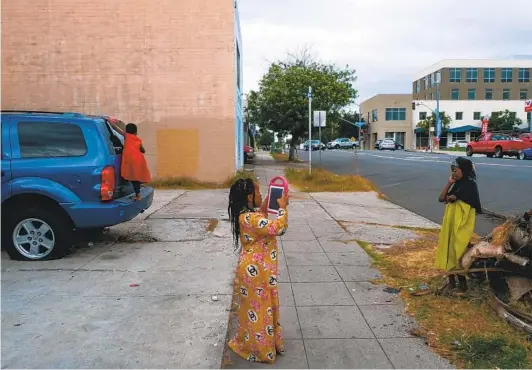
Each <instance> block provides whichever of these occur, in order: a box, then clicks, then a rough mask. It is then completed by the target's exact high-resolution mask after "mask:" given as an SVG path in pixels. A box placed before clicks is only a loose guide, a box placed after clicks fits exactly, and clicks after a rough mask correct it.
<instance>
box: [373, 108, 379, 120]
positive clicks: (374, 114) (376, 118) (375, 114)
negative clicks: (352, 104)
mask: <svg viewBox="0 0 532 370" xmlns="http://www.w3.org/2000/svg"><path fill="white" fill-rule="evenodd" d="M378 120H379V115H378V112H377V109H373V110H372V111H371V121H372V122H377V121H378Z"/></svg>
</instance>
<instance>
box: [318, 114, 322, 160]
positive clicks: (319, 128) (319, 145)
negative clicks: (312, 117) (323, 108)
mask: <svg viewBox="0 0 532 370" xmlns="http://www.w3.org/2000/svg"><path fill="white" fill-rule="evenodd" d="M318 124H319V127H318V130H319V136H320V143H319V144H318V150H319V151H320V165H321V112H320V113H319V114H318Z"/></svg>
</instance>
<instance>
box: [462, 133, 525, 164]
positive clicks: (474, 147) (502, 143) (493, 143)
mask: <svg viewBox="0 0 532 370" xmlns="http://www.w3.org/2000/svg"><path fill="white" fill-rule="evenodd" d="M528 148H532V142H526V141H523V140H520V139H518V140H515V139H512V138H511V137H510V136H508V135H503V134H495V133H491V132H488V133H485V134H483V135H481V136H479V137H478V138H477V140H475V141H472V142H470V143H468V144H467V148H466V154H467V155H468V156H469V157H471V156H472V155H473V154H486V155H487V156H488V157H489V158H492V157H495V158H502V157H503V156H505V155H507V156H511V157H516V158H518V157H519V153H520V152H521V151H523V150H525V149H528Z"/></svg>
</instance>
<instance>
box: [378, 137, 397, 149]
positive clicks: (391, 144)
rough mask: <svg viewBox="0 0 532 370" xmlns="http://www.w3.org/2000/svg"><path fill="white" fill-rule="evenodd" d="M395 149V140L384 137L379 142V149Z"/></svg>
mask: <svg viewBox="0 0 532 370" xmlns="http://www.w3.org/2000/svg"><path fill="white" fill-rule="evenodd" d="M395 149H396V145H395V141H393V140H391V139H384V140H383V141H381V142H380V144H379V150H395Z"/></svg>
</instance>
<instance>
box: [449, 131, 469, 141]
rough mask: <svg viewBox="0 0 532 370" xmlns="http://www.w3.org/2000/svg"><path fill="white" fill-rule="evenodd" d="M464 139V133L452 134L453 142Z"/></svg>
mask: <svg viewBox="0 0 532 370" xmlns="http://www.w3.org/2000/svg"><path fill="white" fill-rule="evenodd" d="M465 137H466V133H465V132H453V133H452V138H453V141H458V140H465Z"/></svg>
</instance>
